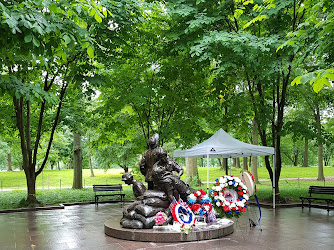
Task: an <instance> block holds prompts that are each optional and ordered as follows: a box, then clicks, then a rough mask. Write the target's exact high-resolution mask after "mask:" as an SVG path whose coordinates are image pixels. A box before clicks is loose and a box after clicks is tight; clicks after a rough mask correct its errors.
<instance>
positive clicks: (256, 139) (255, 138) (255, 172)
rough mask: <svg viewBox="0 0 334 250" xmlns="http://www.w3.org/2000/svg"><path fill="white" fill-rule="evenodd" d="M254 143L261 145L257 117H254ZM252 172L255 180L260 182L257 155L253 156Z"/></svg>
mask: <svg viewBox="0 0 334 250" xmlns="http://www.w3.org/2000/svg"><path fill="white" fill-rule="evenodd" d="M252 143H253V144H254V145H259V135H258V130H257V124H256V121H255V119H253V130H252ZM251 173H252V174H253V177H254V180H255V182H256V183H259V177H258V174H257V157H251Z"/></svg>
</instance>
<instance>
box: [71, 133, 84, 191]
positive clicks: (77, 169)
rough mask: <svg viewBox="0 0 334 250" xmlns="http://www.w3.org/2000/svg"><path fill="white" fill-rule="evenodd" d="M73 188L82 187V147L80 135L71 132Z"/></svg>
mask: <svg viewBox="0 0 334 250" xmlns="http://www.w3.org/2000/svg"><path fill="white" fill-rule="evenodd" d="M73 170H74V174H73V186H72V188H73V189H81V188H82V147H81V136H80V135H79V134H78V133H76V132H74V133H73Z"/></svg>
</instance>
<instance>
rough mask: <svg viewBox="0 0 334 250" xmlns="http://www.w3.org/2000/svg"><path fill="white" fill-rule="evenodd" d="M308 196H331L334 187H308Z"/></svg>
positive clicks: (333, 192)
mask: <svg viewBox="0 0 334 250" xmlns="http://www.w3.org/2000/svg"><path fill="white" fill-rule="evenodd" d="M308 192H309V194H310V195H311V194H333V195H334V187H323V186H310V188H309V190H308Z"/></svg>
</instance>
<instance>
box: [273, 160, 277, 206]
mask: <svg viewBox="0 0 334 250" xmlns="http://www.w3.org/2000/svg"><path fill="white" fill-rule="evenodd" d="M275 166H276V159H275V154H273V209H275V202H276V201H275V196H276V186H275V185H276V176H275V172H276V168H275Z"/></svg>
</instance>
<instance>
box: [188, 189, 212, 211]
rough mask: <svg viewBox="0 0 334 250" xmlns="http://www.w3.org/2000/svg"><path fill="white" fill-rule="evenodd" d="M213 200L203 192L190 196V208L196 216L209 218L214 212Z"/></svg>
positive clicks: (199, 191)
mask: <svg viewBox="0 0 334 250" xmlns="http://www.w3.org/2000/svg"><path fill="white" fill-rule="evenodd" d="M211 202H212V199H211V198H210V197H209V196H208V195H207V194H206V193H205V192H204V191H203V190H202V189H200V190H198V191H196V192H195V193H193V194H190V195H189V196H188V203H189V204H190V208H191V210H192V211H193V213H194V214H196V215H202V216H207V215H208V213H210V212H211V211H212V205H211Z"/></svg>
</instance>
